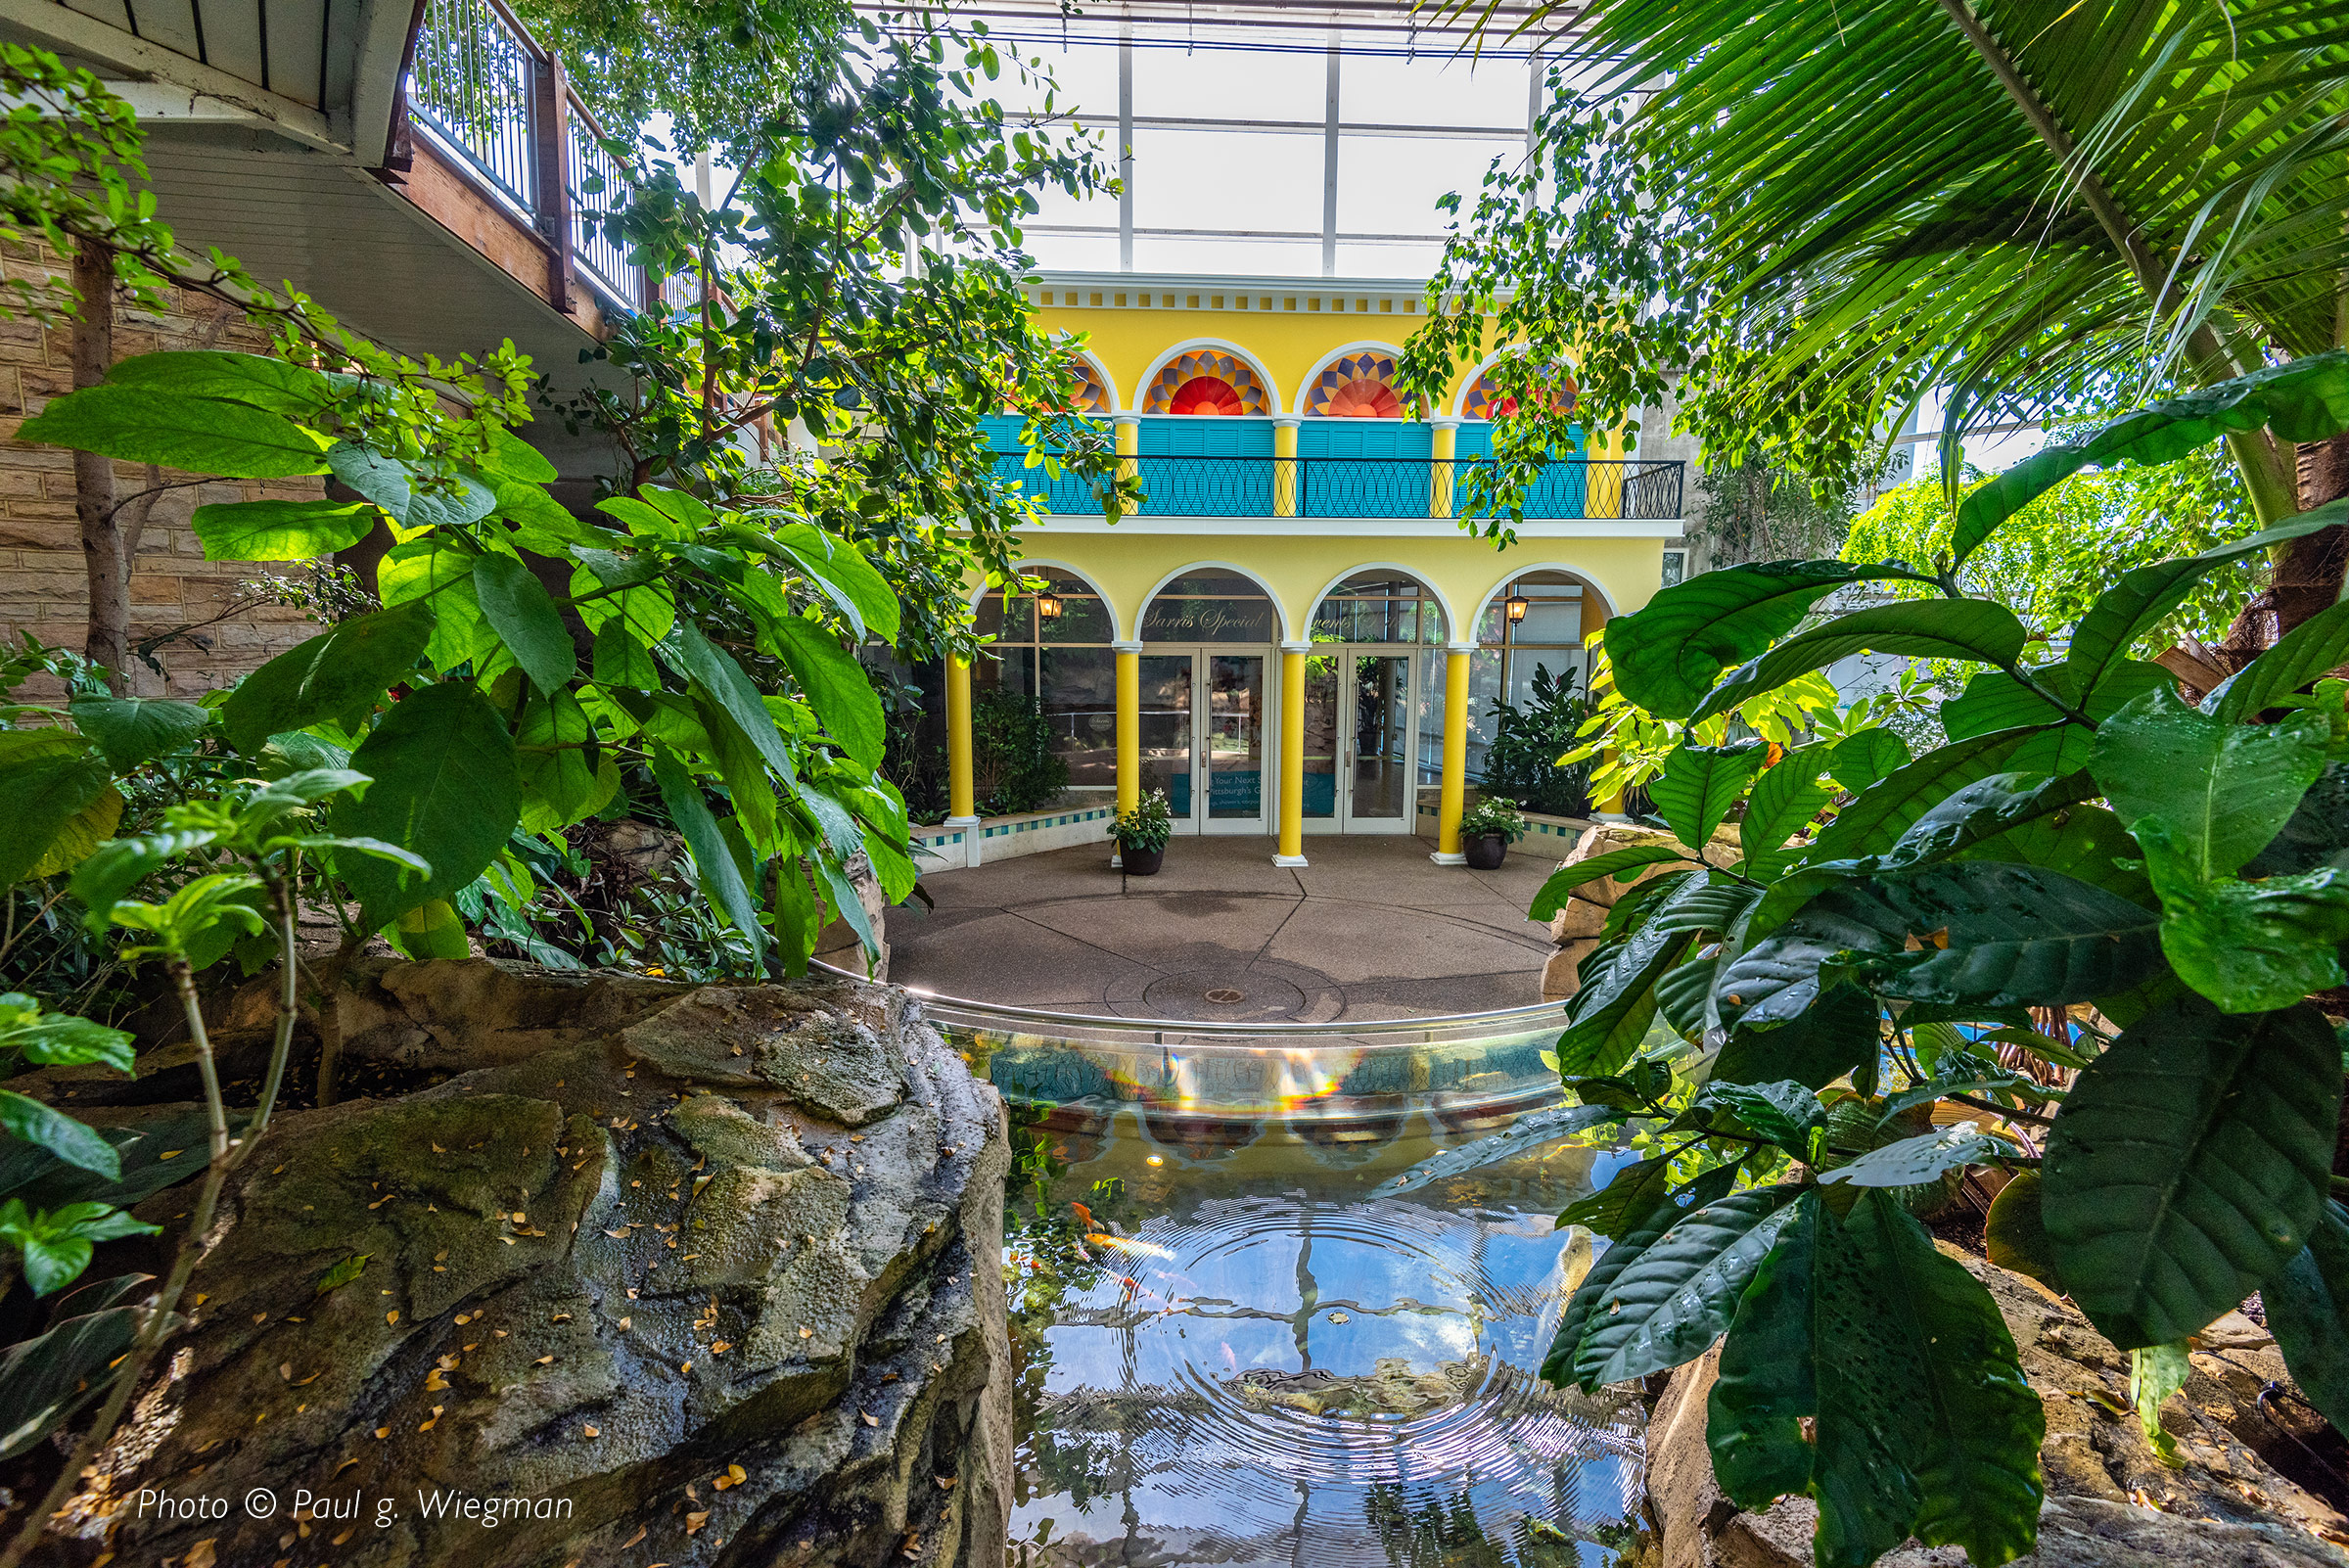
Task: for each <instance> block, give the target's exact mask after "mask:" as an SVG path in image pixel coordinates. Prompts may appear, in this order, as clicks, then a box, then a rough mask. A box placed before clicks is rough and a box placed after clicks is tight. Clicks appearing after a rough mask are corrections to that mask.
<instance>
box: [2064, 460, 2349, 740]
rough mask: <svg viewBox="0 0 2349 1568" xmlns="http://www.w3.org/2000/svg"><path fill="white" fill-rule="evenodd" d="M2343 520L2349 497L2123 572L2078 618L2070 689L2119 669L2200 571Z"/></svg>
mask: <svg viewBox="0 0 2349 1568" xmlns="http://www.w3.org/2000/svg"><path fill="white" fill-rule="evenodd" d="M2344 522H2349V497H2344V498H2342V499H2341V500H2338V501H2333V502H2329V503H2328V504H2326V505H2324V506H2321V507H2318V508H2317V509H2316V510H2315V511H2313V512H2303V513H2301V514H2300V515H2299V516H2298V517H2295V518H2291V519H2289V520H2287V521H2285V522H2282V523H2280V524H2278V525H2277V526H2276V527H2274V528H2272V529H2263V530H2260V531H2259V532H2257V533H2254V534H2252V535H2251V536H2250V537H2249V538H2244V539H2234V540H2232V541H2230V542H2228V543H2226V544H2219V545H2213V546H2212V547H2211V548H2209V549H2207V550H2204V551H2202V552H2200V553H2199V554H2196V555H2189V556H2187V557H2185V558H2184V559H2182V560H2176V561H2159V562H2155V563H2154V564H2153V565H2151V566H2142V567H2139V568H2137V569H2136V570H2135V571H2131V572H2125V573H2123V574H2122V575H2121V580H2120V581H2118V582H2116V583H2114V584H2113V585H2112V586H2111V587H2109V588H2107V589H2105V590H2104V591H2103V592H2102V593H2100V594H2098V595H2097V596H2096V603H2095V604H2094V605H2092V606H2090V607H2089V612H2088V614H2087V615H2085V616H2083V617H2081V618H2080V624H2079V626H2078V627H2077V628H2075V629H2074V630H2073V632H2072V644H2071V647H2070V648H2069V649H2068V650H2067V651H2066V652H2065V654H2064V659H2063V668H2064V669H2068V670H2069V671H2071V674H2072V682H2073V690H2074V691H2076V692H2080V691H2087V692H2093V691H2095V690H2096V688H2097V686H2098V685H2099V684H2101V683H2102V682H2103V680H2104V678H2105V676H2106V674H2107V673H2108V672H2110V671H2113V670H2115V669H2120V668H2123V666H2124V661H2126V660H2127V659H2128V657H2129V649H2130V646H2131V645H2132V644H2134V643H2135V642H2136V641H2137V639H2138V638H2140V637H2142V636H2143V635H2144V634H2145V633H2146V632H2148V631H2150V630H2152V629H2153V628H2154V627H2155V626H2156V625H2158V624H2160V623H2161V621H2162V618H2163V617H2165V616H2167V615H2169V614H2170V612H2171V611H2173V610H2175V609H2177V608H2178V607H2179V606H2180V605H2181V604H2184V603H2185V602H2186V596H2187V594H2188V592H2190V591H2191V590H2192V588H2193V585H2194V583H2195V582H2196V581H2198V580H2199V579H2200V578H2201V577H2202V576H2203V575H2204V574H2206V573H2209V572H2212V571H2215V570H2216V569H2217V568H2219V567H2222V566H2226V565H2227V564H2229V563H2230V562H2234V561H2240V560H2242V559H2243V558H2244V557H2246V556H2252V555H2257V554H2259V553H2260V552H2261V551H2264V550H2266V549H2269V548H2270V547H2271V546H2274V545H2278V544H2281V543H2283V542H2285V541H2286V540H2290V539H2296V538H2299V537H2301V536H2302V535H2304V534H2309V533H2314V532H2316V531H2317V530H2320V529H2326V528H2330V527H2332V526H2333V525H2334V524H2336V523H2344ZM2095 716H2096V717H2099V718H2101V717H2102V716H2103V715H2100V714H2098V715H2095Z"/></svg>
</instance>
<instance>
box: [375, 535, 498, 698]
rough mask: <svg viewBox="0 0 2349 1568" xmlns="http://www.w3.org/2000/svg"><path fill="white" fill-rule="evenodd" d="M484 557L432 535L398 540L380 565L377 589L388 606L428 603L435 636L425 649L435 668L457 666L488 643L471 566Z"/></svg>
mask: <svg viewBox="0 0 2349 1568" xmlns="http://www.w3.org/2000/svg"><path fill="white" fill-rule="evenodd" d="M480 559H481V557H480V556H479V555H476V554H475V553H474V552H472V551H471V550H468V549H463V548H460V547H459V546H458V545H457V544H456V543H455V542H454V540H453V538H452V537H450V536H448V535H444V534H437V533H428V534H426V535H425V536H424V537H423V538H420V539H409V540H407V541H406V542H404V543H400V544H394V545H393V546H391V549H390V550H388V551H386V552H385V554H384V559H383V560H382V561H381V562H379V563H378V564H377V566H376V569H375V586H376V591H377V592H378V593H380V594H382V595H383V600H384V606H385V608H386V609H391V608H392V607H394V606H397V605H403V604H413V603H415V602H417V601H418V600H424V601H426V602H427V603H426V607H427V608H428V609H430V610H431V611H432V613H433V636H432V640H431V641H430V642H428V643H426V644H425V647H424V652H425V657H426V658H427V659H429V660H431V661H432V664H433V668H434V669H456V668H457V667H458V666H459V665H461V664H464V663H465V662H466V661H467V660H470V659H472V658H473V657H474V656H475V654H476V652H477V651H478V650H480V649H483V648H486V647H487V646H489V644H490V637H489V633H488V631H487V628H486V626H485V625H484V623H483V621H482V607H481V602H480V601H479V600H478V599H477V598H476V597H475V595H474V590H473V568H474V564H475V563H476V562H478V561H479V560H480Z"/></svg>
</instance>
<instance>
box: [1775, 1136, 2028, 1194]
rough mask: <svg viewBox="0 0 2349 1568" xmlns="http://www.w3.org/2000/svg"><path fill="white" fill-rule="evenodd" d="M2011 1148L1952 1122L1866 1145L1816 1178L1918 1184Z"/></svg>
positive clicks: (1983, 1161)
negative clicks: (1863, 1150) (1845, 1162)
mask: <svg viewBox="0 0 2349 1568" xmlns="http://www.w3.org/2000/svg"><path fill="white" fill-rule="evenodd" d="M2015 1152H2016V1150H2015V1149H2014V1148H2012V1147H2011V1146H2010V1145H2008V1144H2007V1143H2005V1142H2004V1141H2003V1140H2001V1139H1999V1138H1994V1137H1992V1136H1990V1135H1989V1134H1988V1133H1986V1132H1977V1131H1975V1130H1974V1124H1973V1123H1971V1122H1956V1123H1953V1124H1951V1125H1950V1126H1948V1127H1942V1128H1935V1129H1934V1130H1932V1131H1930V1132H1922V1133H1919V1134H1918V1135H1916V1136H1915V1137H1912V1138H1902V1139H1901V1140H1900V1141H1899V1142H1897V1143H1887V1144H1885V1145H1884V1146H1883V1147H1882V1148H1878V1149H1870V1150H1868V1151H1867V1152H1866V1153H1865V1154H1863V1155H1861V1156H1860V1157H1859V1158H1858V1159H1856V1160H1854V1161H1852V1162H1851V1163H1850V1164H1849V1165H1839V1166H1837V1167H1836V1168H1835V1169H1834V1170H1832V1171H1822V1172H1820V1173H1819V1180H1820V1181H1822V1182H1835V1181H1842V1182H1849V1183H1850V1184H1851V1185H1853V1186H1855V1187H1921V1186H1923V1185H1924V1184H1925V1183H1926V1182H1928V1181H1932V1180H1935V1179H1937V1178H1938V1177H1939V1176H1941V1175H1942V1173H1944V1172H1945V1171H1954V1170H1957V1168H1959V1167H1960V1166H1968V1165H1987V1164H1989V1163H1990V1162H1991V1161H1992V1160H1995V1159H1997V1158H1998V1157H1999V1156H2001V1155H2003V1154H2013V1153H2015Z"/></svg>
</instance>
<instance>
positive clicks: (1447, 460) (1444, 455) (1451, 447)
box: [1427, 419, 1460, 517]
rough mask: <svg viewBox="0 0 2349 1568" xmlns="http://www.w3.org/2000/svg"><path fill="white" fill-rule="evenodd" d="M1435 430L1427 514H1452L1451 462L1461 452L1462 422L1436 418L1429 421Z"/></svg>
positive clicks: (1447, 515)
mask: <svg viewBox="0 0 2349 1568" xmlns="http://www.w3.org/2000/svg"><path fill="white" fill-rule="evenodd" d="M1428 423H1429V424H1430V425H1431V426H1433V427H1434V430H1435V439H1434V441H1433V442H1432V443H1431V446H1432V449H1431V451H1430V453H1429V456H1430V457H1431V458H1432V459H1433V461H1432V462H1430V463H1429V465H1428V474H1427V515H1428V516H1429V517H1450V516H1451V478H1452V475H1451V462H1452V459H1453V458H1454V457H1455V456H1457V455H1458V454H1459V444H1460V422H1459V421H1458V420H1456V419H1436V420H1430V421H1429V422H1428Z"/></svg>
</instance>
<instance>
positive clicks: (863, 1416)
mask: <svg viewBox="0 0 2349 1568" xmlns="http://www.w3.org/2000/svg"><path fill="white" fill-rule="evenodd" d="M856 1414H857V1417H858V1419H860V1420H862V1421H863V1422H864V1424H865V1425H867V1426H879V1425H880V1424H881V1417H879V1416H877V1415H875V1414H873V1413H872V1412H871V1411H870V1410H858V1411H857V1412H856Z"/></svg>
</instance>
